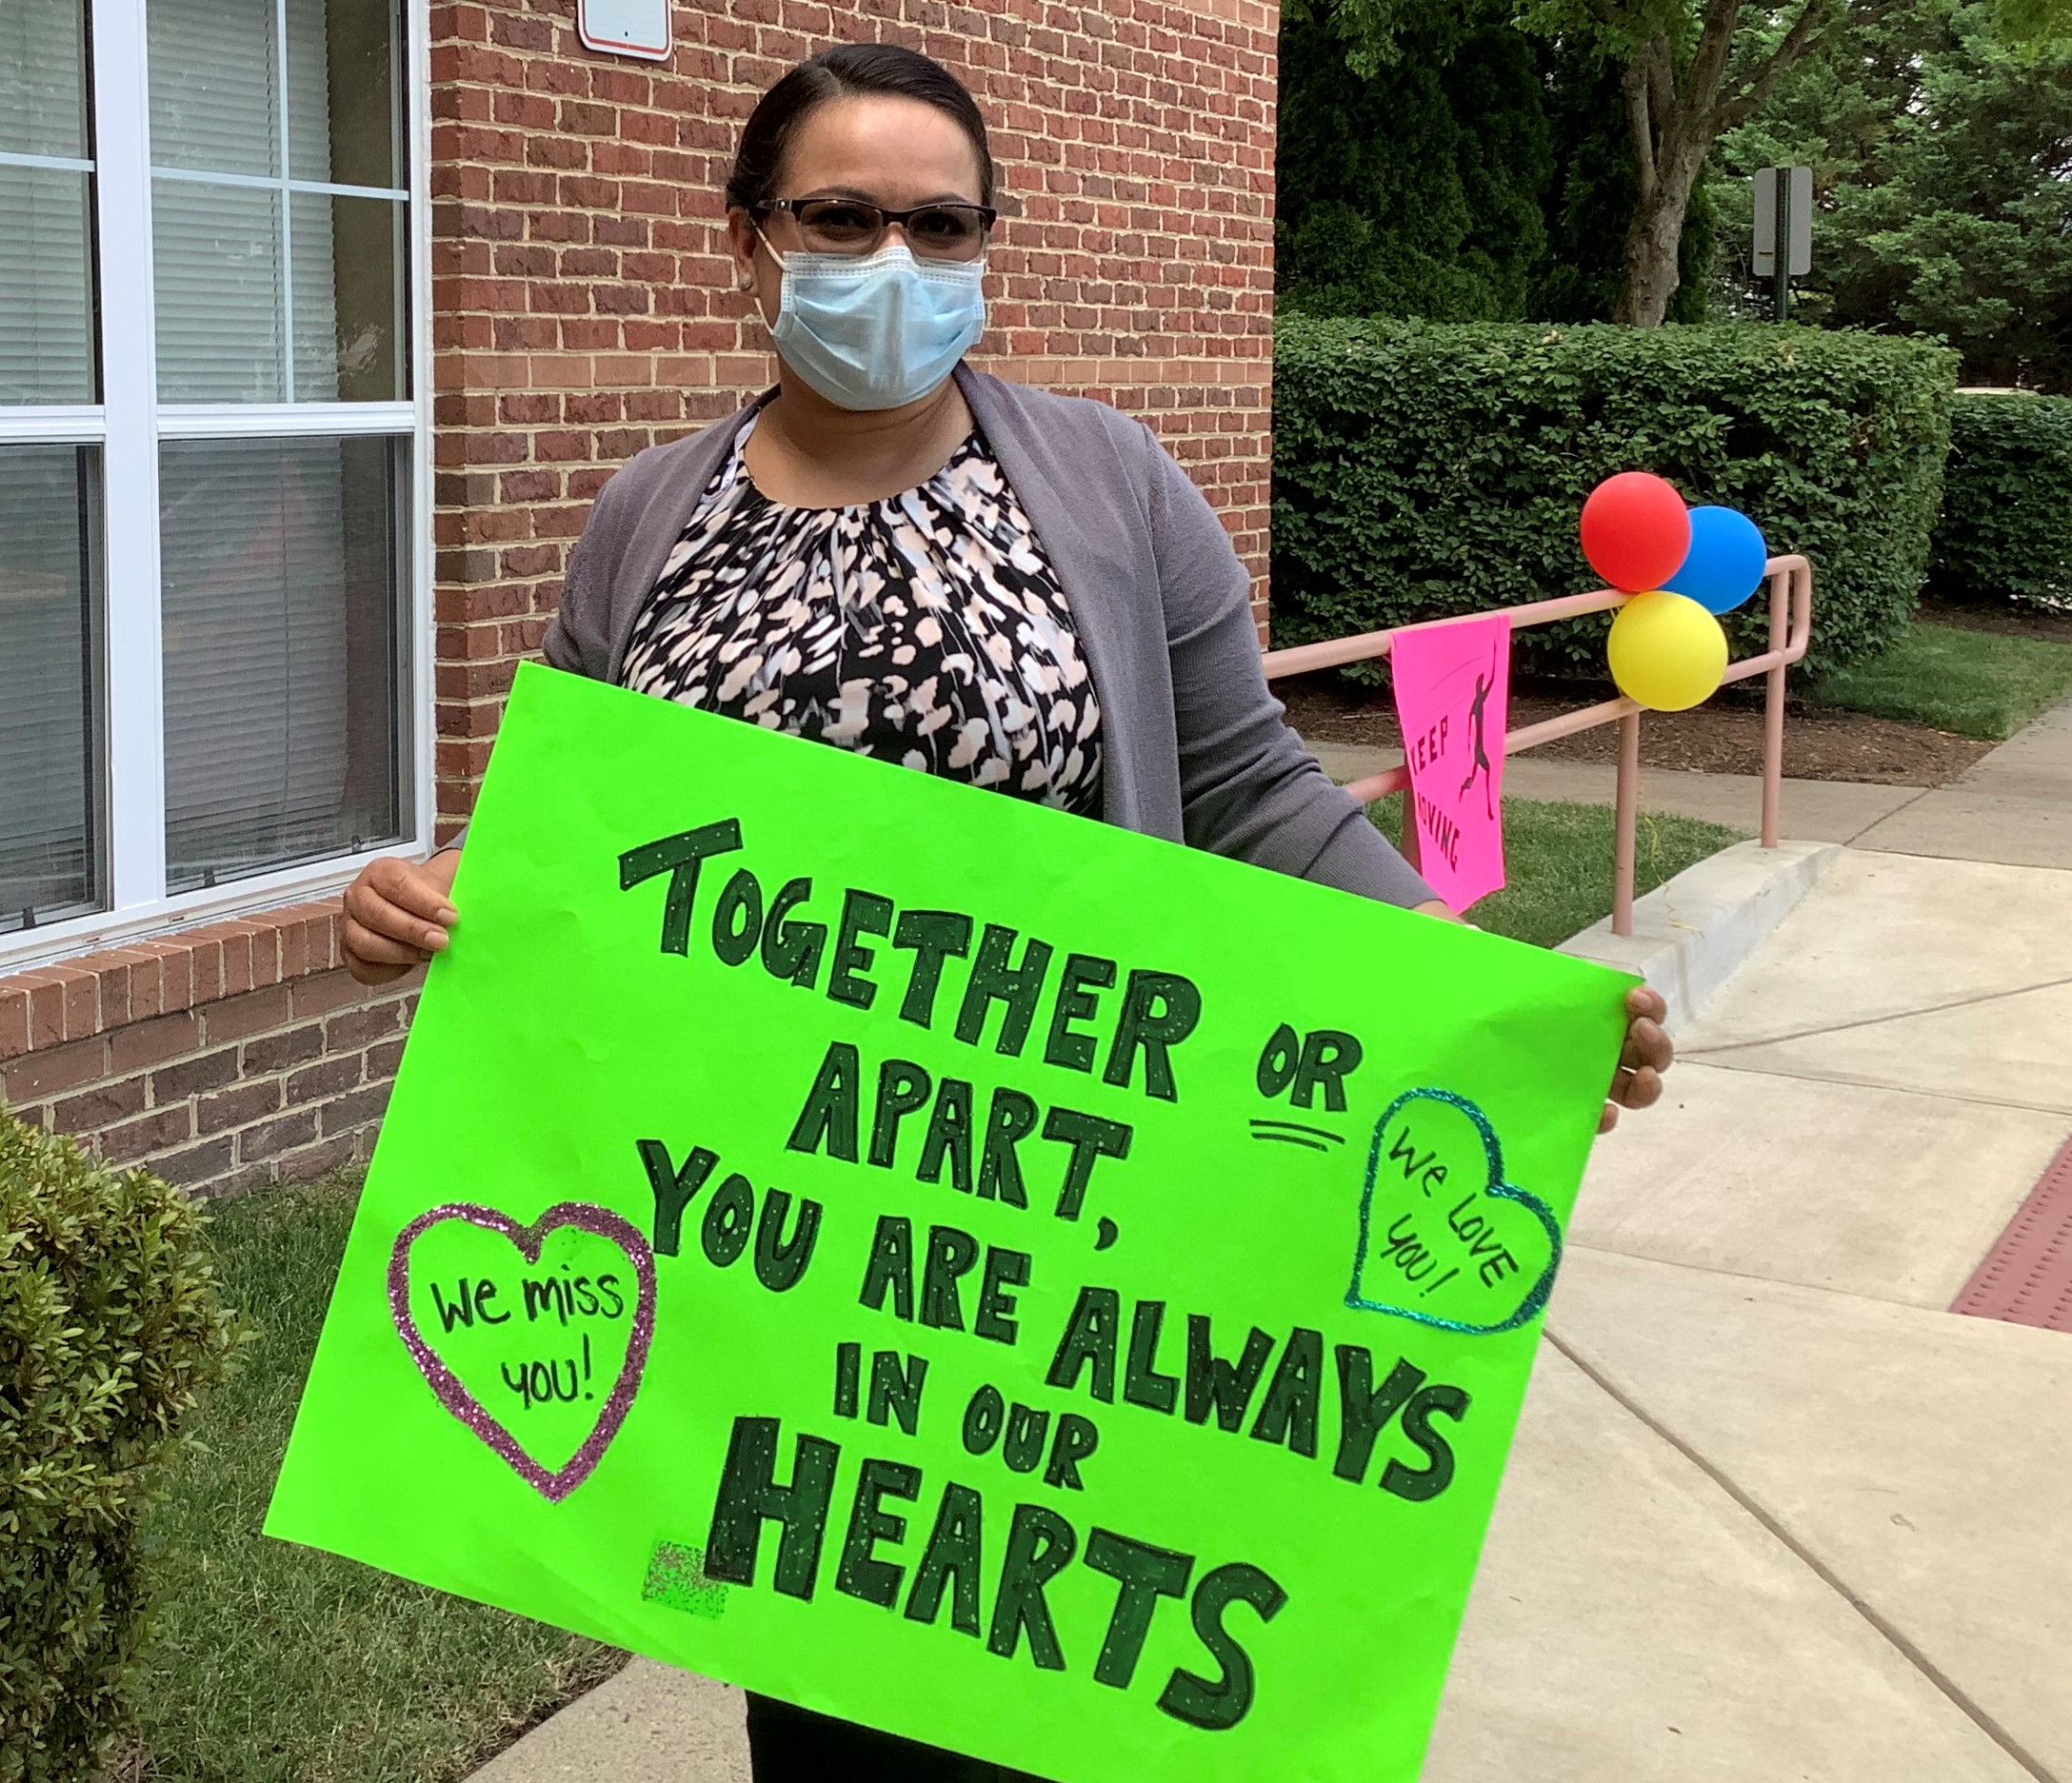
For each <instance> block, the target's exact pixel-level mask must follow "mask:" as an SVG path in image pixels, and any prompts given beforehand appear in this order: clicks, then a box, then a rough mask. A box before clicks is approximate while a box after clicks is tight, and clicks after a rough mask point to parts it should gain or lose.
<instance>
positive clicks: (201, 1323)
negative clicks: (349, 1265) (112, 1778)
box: [0, 1111, 235, 1783]
mask: <svg viewBox="0 0 2072 1783" xmlns="http://www.w3.org/2000/svg"><path fill="white" fill-rule="evenodd" d="M201 1223H202V1216H201V1213H200V1211H199V1209H198V1208H197V1207H196V1206H195V1205H194V1203H192V1202H191V1201H189V1200H188V1199H187V1198H186V1197H185V1196H183V1195H181V1194H180V1193H179V1192H178V1191H177V1190H174V1189H170V1188H168V1187H167V1186H166V1184H165V1183H163V1182H161V1181H159V1180H158V1179H156V1178H154V1177H152V1176H150V1175H149V1173H148V1172H145V1171H142V1170H129V1171H122V1172H119V1173H118V1172H115V1171H110V1170H109V1169H106V1168H105V1167H103V1166H102V1165H100V1164H99V1163H97V1162H95V1161H94V1160H93V1159H90V1158H87V1157H84V1156H82V1155H81V1153H80V1152H79V1150H78V1149H77V1148H76V1147H75V1146H74V1145H73V1144H72V1142H71V1141H70V1139H51V1138H47V1137H45V1136H44V1135H43V1134H41V1133H39V1132H37V1131H35V1130H34V1129H32V1128H30V1127H28V1126H25V1125H24V1124H23V1123H22V1122H20V1121H19V1120H16V1119H14V1118H13V1117H12V1116H11V1115H9V1114H7V1113H5V1112H4V1111H0V1779H5V1783H87V1780H88V1779H90V1778H91V1777H93V1776H94V1775H96V1774H97V1772H98V1766H99V1761H100V1758H101V1755H102V1753H103V1750H104V1748H105V1747H106V1745H107V1743H108V1741H109V1739H110V1736H111V1735H113V1734H114V1733H118V1732H119V1731H120V1730H121V1727H122V1725H123V1721H124V1718H125V1698H124V1685H125V1681H126V1679H127V1676H128V1674H129V1671H130V1662H131V1660H132V1658H133V1657H134V1654H135V1653H136V1649H137V1644H138V1641H139V1638H140V1636H141V1634H142V1630H143V1621H144V1615H143V1612H144V1608H145V1606H144V1604H143V1601H142V1597H141V1593H140V1589H139V1559H140V1555H139V1552H138V1542H137V1521H138V1514H139V1512H140V1511H141V1509H142V1506H143V1501H144V1498H145V1496H146V1492H147V1486H146V1479H145V1470H146V1469H147V1468H148V1467H149V1464H150V1463H151V1462H152V1461H153V1460H154V1459H155V1458H157V1457H158V1456H161V1455H162V1454H163V1453H164V1452H165V1451H166V1450H167V1448H168V1447H169V1444H170V1443H172V1442H173V1441H174V1440H176V1427H177V1425H178V1423H179V1420H180V1416H181V1414H182V1413H184V1412H185V1411H186V1410H187V1409H188V1408H189V1406H190V1405H192V1404H193V1402H194V1399H195V1397H196V1395H197V1394H198V1393H199V1392H200V1391H201V1389H202V1388H203V1387H205V1386H206V1385H207V1384H208V1383H209V1381H211V1380H212V1379H214V1378H215V1377H217V1376H218V1375H219V1374H220V1373H221V1371H222V1368H223V1365H224V1361H225V1359H226V1357H228V1356H229V1351H230V1349H231V1348H232V1347H233V1344H234V1342H235V1335H234V1328H233V1322H232V1320H231V1317H230V1316H229V1313H227V1312H226V1311H225V1310H224V1308H223V1306H222V1304H221V1302H220V1301H219V1299H218V1298H217V1295H216V1289H215V1283H214V1280H213V1278H212V1277H211V1274H210V1271H209V1263H208V1261H207V1260H206V1257H205V1254H204V1252H203V1249H202V1245H201Z"/></svg>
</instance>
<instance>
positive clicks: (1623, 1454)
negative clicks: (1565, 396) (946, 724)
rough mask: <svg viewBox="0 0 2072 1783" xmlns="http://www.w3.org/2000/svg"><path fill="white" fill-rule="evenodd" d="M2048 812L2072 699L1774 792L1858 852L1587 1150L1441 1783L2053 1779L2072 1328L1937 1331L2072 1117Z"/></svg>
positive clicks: (2061, 1666) (612, 1734) (1667, 802)
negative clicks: (2029, 721) (1861, 773)
mask: <svg viewBox="0 0 2072 1783" xmlns="http://www.w3.org/2000/svg"><path fill="white" fill-rule="evenodd" d="M1345 753H1346V752H1343V751H1340V752H1335V754H1336V755H1337V756H1339V757H1343V756H1344V755H1345ZM1328 765H1331V766H1332V767H1334V768H1335V769H1337V770H1338V771H1339V772H1340V774H1341V777H1346V776H1347V773H1348V768H1349V772H1350V773H1352V774H1357V773H1361V772H1366V771H1370V768H1369V766H1368V765H1367V764H1365V763H1358V762H1354V763H1349V764H1348V763H1346V762H1345V761H1344V760H1334V761H1332V762H1331V763H1329V764H1328ZM1545 770H1552V771H1545ZM1509 774H1510V779H1509V784H1510V788H1511V790H1513V791H1515V792H1517V793H1519V794H1521V795H1523V796H1525V797H1529V798H1591V797H1598V798H1602V799H1606V800H1608V798H1609V796H1610V792H1609V787H1610V775H1609V770H1608V769H1605V770H1603V771H1602V772H1600V771H1599V770H1597V769H1595V768H1590V767H1575V768H1571V767H1570V764H1565V763H1532V762H1530V760H1529V759H1526V760H1522V761H1520V762H1518V763H1513V764H1512V765H1511V768H1510V770H1509ZM1591 781H1602V783H1603V790H1602V792H1601V793H1597V794H1592V793H1591V792H1589V791H1586V790H1584V786H1585V784H1586V783H1588V782H1591ZM1643 784H1644V789H1645V791H1644V803H1646V804H1649V805H1652V806H1653V808H1658V809H1676V810H1688V811H1691V813H1692V814H1693V815H1699V816H1706V817H1713V818H1715V820H1716V821H1720V822H1731V823H1734V824H1735V825H1736V826H1737V827H1742V828H1748V829H1752V828H1753V827H1754V806H1753V805H1752V804H1749V805H1748V806H1747V810H1746V815H1743V816H1738V815H1734V814H1735V813H1737V812H1740V811H1741V809H1742V806H1741V804H1738V803H1736V801H1746V800H1747V799H1748V798H1749V797H1750V796H1751V789H1752V788H1754V786H1755V783H1754V782H1753V781H1749V782H1745V783H1743V782H1739V781H1738V780H1736V779H1734V778H1733V777H1723V776H1707V775H1682V776H1678V775H1670V774H1664V773H1648V774H1646V775H1644V780H1643ZM2068 813H2072V708H2067V709H2065V710H2063V711H2061V712H2059V713H2056V714H2054V715H2052V716H2051V717H2050V718H2047V719H2045V720H2043V721H2042V723H2039V724H2038V725H2035V726H2032V727H2031V729H2030V730H2029V731H2027V732H2024V733H2023V734H2022V737H2020V738H2018V739H2016V740H2015V741H2014V742H2013V743H2009V744H2007V745H2005V746H2004V747H2003V748H2002V749H1999V750H1996V751H1994V752H1993V753H1992V754H1991V755H1989V756H1987V757H1986V758H1985V759H1984V761H1982V763H1980V764H1979V765H1978V767H1977V768H1975V769H1974V770H1973V771H1972V773H1971V774H1969V775H1967V776H1966V777H1965V778H1964V780H1963V781H1962V782H1960V783H1957V784H1955V785H1953V786H1951V787H1948V788H1944V789H1943V790H1942V791H1940V792H1930V793H1923V792H1921V791H1919V790H1917V789H1911V788H1895V787H1839V786H1820V785H1819V784H1818V783H1790V785H1789V786H1788V787H1787V793H1786V802H1785V830H1786V834H1787V835H1793V836H1797V837H1799V838H1801V839H1803V840H1832V841H1842V842H1851V843H1853V844H1854V845H1853V846H1852V847H1850V848H1848V849H1847V850H1845V851H1844V852H1843V856H1842V858H1841V859H1840V860H1839V861H1838V862H1834V863H1833V865H1832V866H1831V867H1830V868H1829V870H1828V871H1827V872H1826V874H1825V875H1824V877H1823V878H1822V879H1821V880H1820V882H1819V883H1818V884H1816V885H1815V886H1814V887H1813V889H1812V890H1811V891H1810V892H1808V893H1807V894H1806V896H1805V897H1804V899H1803V902H1801V903H1800V904H1799V905H1798V906H1797V908H1795V909H1794V910H1793V911H1792V912H1791V913H1790V914H1789V915H1788V916H1786V917H1785V918H1784V919H1783V921H1782V922H1781V923H1780V924H1779V926H1778V927H1777V928H1776V929H1775V930H1774V931H1773V932H1772V933H1771V934H1770V936H1769V938H1768V940H1767V941H1764V942H1763V944H1762V946H1761V947H1760V949H1759V950H1758V952H1757V953H1756V955H1755V956H1754V957H1753V958H1751V959H1750V960H1749V961H1748V962H1747V963H1746V964H1745V965H1744V966H1743V968H1742V970H1741V971H1740V972H1739V973H1737V974H1736V975H1735V976H1734V977H1733V979H1732V980H1731V981H1729V982H1728V983H1727V984H1726V986H1725V988H1724V989H1723V991H1722V992H1721V993H1720V994H1719V995H1718V996H1717V997H1716V998H1715V999H1714V1000H1713V1001H1712V1002H1711V1004H1710V1006H1709V1007H1707V1008H1705V1009H1704V1010H1703V1012H1702V1014H1701V1015H1700V1016H1699V1018H1698V1019H1697V1020H1695V1021H1693V1022H1692V1023H1691V1024H1690V1025H1688V1026H1687V1027H1686V1028H1685V1029H1684V1033H1683V1036H1682V1041H1681V1043H1682V1046H1683V1049H1684V1058H1683V1060H1682V1062H1681V1063H1680V1064H1679V1066H1678V1068H1677V1070H1676V1071H1675V1073H1674V1074H1673V1075H1672V1077H1671V1078H1670V1080H1669V1092H1670V1093H1669V1095H1668V1097H1667V1099H1666V1100H1665V1102H1664V1105H1663V1106H1662V1107H1661V1108H1659V1109H1657V1110H1655V1111H1652V1112H1651V1113H1649V1114H1648V1115H1646V1116H1645V1117H1643V1118H1638V1119H1628V1120H1627V1121H1626V1122H1624V1124H1623V1125H1622V1127H1621V1129H1620V1131H1619V1132H1618V1133H1617V1134H1616V1135H1614V1136H1613V1137H1612V1138H1610V1139H1606V1140H1605V1141H1604V1142H1603V1143H1601V1144H1600V1145H1599V1147H1598V1149H1597V1152H1596V1154H1595V1156H1594V1157H1593V1159H1592V1161H1591V1165H1590V1170H1589V1173H1588V1177H1587V1179H1586V1180H1585V1183H1584V1192H1583V1196H1582V1199H1581V1200H1580V1202H1579V1203H1578V1208H1577V1212H1576V1215H1575V1218H1574V1220H1573V1222H1572V1225H1571V1230H1570V1244H1569V1248H1568V1257H1567V1261H1566V1263H1565V1265H1564V1270H1563V1274H1562V1278H1561V1283H1560V1286H1559V1288H1558V1290H1557V1292H1556V1295H1555V1298H1554V1301H1553V1305H1552V1308H1551V1311H1550V1314H1549V1318H1548V1340H1547V1342H1546V1343H1545V1344H1544V1346H1543V1348H1542V1352H1541V1357H1540V1363H1539V1366H1538V1368H1537V1369H1536V1372H1535V1375H1534V1379H1533V1385H1532V1390H1531V1393H1530V1395H1529V1397H1528V1398H1527V1401H1526V1406H1525V1413H1524V1419H1523V1422H1522V1424H1521V1427H1520V1431H1519V1437H1518V1444H1517V1448H1516V1451H1515V1453H1514V1456H1513V1458H1512V1461H1511V1465H1510V1468H1509V1471H1508V1473H1507V1474H1506V1476H1505V1479H1504V1487H1503V1491H1502V1494H1501V1496H1500V1498H1499V1502H1498V1508H1497V1514H1496V1517H1495V1520H1494V1522H1493V1524H1492V1526H1491V1530H1490V1535H1489V1540H1488V1545H1487V1548H1486V1550H1485V1553H1484V1558H1483V1562H1482V1566H1481V1570H1480V1572H1479V1574H1478V1575H1477V1580H1476V1585H1475V1590H1474V1594H1473V1596H1472V1599H1471V1601H1470V1604H1469V1608H1468V1614H1467V1618H1466V1622H1465V1624H1464V1629H1463V1633H1462V1638H1461V1644H1460V1648H1459V1651H1458V1653H1457V1655H1456V1657H1455V1661H1454V1665H1453V1670H1452V1674H1451V1677H1450V1680H1449V1683H1448V1686H1447V1692H1446V1696H1445V1701H1444V1707H1443V1709H1442V1712H1441V1715H1440V1720H1439V1726H1438V1731H1437V1733H1436V1735H1435V1738H1434V1741H1433V1745H1432V1750H1431V1755H1430V1758H1429V1760H1428V1761H1427V1764H1426V1766H1425V1783H1517V1779H1520V1778H1525V1777H1531V1778H1535V1779H1538V1780H1539V1783H1639V1780H1644V1779H1662V1780H1663V1783H1670V1780H1672V1779H1674V1780H1676V1783H1685V1780H1696V1779H1707V1780H1710V1779H1721V1780H1722V1783H1724V1780H1726V1779H1734V1780H1735V1783H1743V1780H1744V1779H1763V1780H1765V1783H1769V1780H1782V1779H1786V1778H1805V1779H1813V1780H1817V1783H1894V1780H1901V1783H1907V1780H1911V1779H1921V1780H1922V1783H1973V1780H1974V1779H1976V1780H1978V1783H2023V1780H2024V1779H2028V1780H2029V1783H2036V1780H2038V1779H2041V1780H2042V1783H2072V1690H2067V1689H2066V1687H2065V1685H2064V1682H2063V1679H2064V1671H2065V1655H2066V1654H2067V1652H2068V1651H2072V1541H2068V1540H2067V1539H2066V1537H2065V1535H2064V1533H2063V1522H2062V1516H2063V1509H2064V1505H2065V1491H2066V1487H2065V1482H2066V1481H2067V1480H2068V1479H2072V1412H2068V1409H2067V1408H2068V1407H2072V1337H2066V1336H2063V1335H2061V1334H2056V1333H2051V1332H2045V1331H2037V1330H2031V1329H2028V1328H2026V1327H2022V1326H2016V1325H2007V1324H1999V1323H1994V1322H1990V1321H1987V1320H1982V1319H1974V1318H1967V1317H1959V1316H1956V1315H1954V1314H1951V1313H1948V1312H1946V1311H1944V1310H1943V1309H1944V1308H1946V1307H1947V1306H1948V1304H1949V1302H1950V1300H1951V1299H1952V1298H1953V1297H1954V1296H1955V1295H1956V1293H1957V1291H1958V1289H1959V1288H1960V1287H1961V1286H1962V1283H1963V1282H1964V1280H1965V1278H1967V1277H1968V1276H1969V1274H1970V1272H1971V1271H1972V1269H1973V1268H1974V1267H1975V1266H1976V1264H1977V1263H1978V1261H1979V1260H1980V1258H1981V1257H1982V1254H1983V1252H1984V1251H1985V1250H1986V1248H1987V1247H1988V1246H1989V1245H1990V1244H1991V1243H1992V1241H1993V1239H1994V1238H1995V1237H1996V1236H1997V1235H1998V1234H1999V1232H2000V1231H2001V1230H2002V1228H2003V1227H2004V1225H2005V1224H2006V1222H2007V1220H2008V1219H2009V1218H2010V1217H2011V1216H2012V1215H2013V1214H2014V1212H2015V1210H2016V1208H2017V1206H2018V1205H2019V1204H2020V1203H2021V1201H2022V1198H2023V1196H2024V1195H2025V1194H2026V1193H2027V1191H2028V1190H2029V1188H2030V1187H2031V1185H2032V1184H2033V1183H2034V1181H2035V1180H2036V1178H2037V1176H2038V1174H2039V1173H2040V1172H2041V1171H2042V1168H2043V1166H2044V1164H2045V1162H2046V1161H2047V1160H2048V1159H2049V1158H2050V1156H2051V1154H2052V1152H2053V1151H2054V1150H2055V1149H2056V1147H2057V1146H2058V1145H2059V1144H2060V1143H2062V1140H2063V1139H2064V1138H2065V1136H2066V1134H2067V1132H2068V1131H2072V825H2068ZM1371 1670H1372V1655H1360V1656H1357V1657H1354V1658H1349V1659H1348V1673H1349V1675H1365V1674H1370V1673H1371ZM740 1728H741V1699H740V1696H739V1694H738V1693H734V1692H731V1691H727V1690H724V1689H722V1688H721V1687H719V1686H717V1685H712V1684H708V1683H705V1682H703V1681H702V1680H698V1679H694V1678H690V1677H687V1676H686V1675H684V1674H676V1673H671V1672H669V1671H667V1669H665V1668H663V1667H659V1666H653V1665H648V1664H646V1663H644V1662H636V1663H635V1664H634V1665H633V1666H632V1667H629V1668H628V1671H627V1672H626V1673H624V1674H621V1676H620V1677H619V1678H617V1679H615V1680H613V1681H612V1682H611V1683H610V1684H608V1685H607V1686H605V1687H604V1688H603V1689H601V1690H599V1691H597V1692H595V1693H593V1694H591V1695H590V1696H588V1697H586V1698H585V1699H584V1700H582V1701H581V1702H578V1703H576V1704H574V1705H572V1706H571V1707H570V1708H568V1709H567V1710H565V1711H563V1712H562V1714H559V1715H557V1716H555V1717H554V1718H553V1719H552V1720H550V1721H549V1722H548V1723H547V1724H546V1725H545V1726H544V1727H542V1728H541V1729H539V1730H537V1731H536V1732H535V1733H531V1734H529V1735H528V1737H527V1738H526V1739H524V1740H523V1741H521V1742H520V1743H519V1744H518V1745H517V1746H516V1747H514V1748H513V1749H512V1750H511V1751H510V1752H509V1753H506V1754H505V1755H504V1756H503V1757H501V1758H499V1759H497V1760H496V1761H495V1762H494V1763H492V1764H491V1765H490V1766H488V1768H487V1769H486V1770H485V1771H484V1772H482V1773H480V1774H481V1775H482V1776H483V1777H484V1778H486V1779H488V1780H489V1783H549V1780H552V1783H561V1780H563V1779H567V1780H568V1783H574V1780H575V1779H596V1780H598V1783H603V1780H604V1779H612V1780H613V1783H665V1780H667V1783H707V1779H709V1780H710V1783H737V1780H738V1783H745V1779H746V1778H747V1765H746V1753H745V1749H744V1746H743V1743H742V1738H741V1732H740Z"/></svg>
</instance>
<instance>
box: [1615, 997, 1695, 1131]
mask: <svg viewBox="0 0 2072 1783" xmlns="http://www.w3.org/2000/svg"><path fill="white" fill-rule="evenodd" d="M1668 1013H1669V1005H1668V1004H1667V1003H1665V1002H1664V1001H1663V1000H1662V993H1661V992H1660V991H1658V990H1656V989H1654V988H1653V987H1652V986H1650V985H1646V984H1636V985H1635V986H1634V987H1633V988H1632V989H1631V990H1630V991H1628V992H1627V993H1626V1016H1627V1021H1626V1043H1625V1045H1624V1047H1623V1048H1622V1049H1621V1051H1620V1054H1619V1068H1618V1070H1616V1071H1614V1072H1613V1073H1612V1075H1611V1090H1610V1099H1609V1100H1607V1101H1606V1102H1605V1104H1604V1114H1602V1115H1601V1116H1599V1118H1598V1122H1597V1130H1598V1131H1599V1132H1600V1133H1609V1132H1610V1131H1611V1130H1612V1128H1614V1127H1615V1126H1617V1125H1618V1124H1619V1111H1620V1110H1621V1109H1622V1108H1647V1107H1651V1106H1652V1105H1653V1104H1654V1103H1656V1102H1658V1101H1660V1100H1662V1074H1663V1073H1664V1071H1666V1070H1668V1068H1669V1065H1670V1062H1671V1060H1674V1059H1675V1058H1676V1048H1675V1046H1674V1045H1672V1044H1671V1043H1670V1040H1669V1037H1668V1035H1667V1034H1666V1033H1664V1031H1663V1026H1662V1020H1663V1018H1664V1016H1666V1015H1667V1014H1668Z"/></svg>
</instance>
